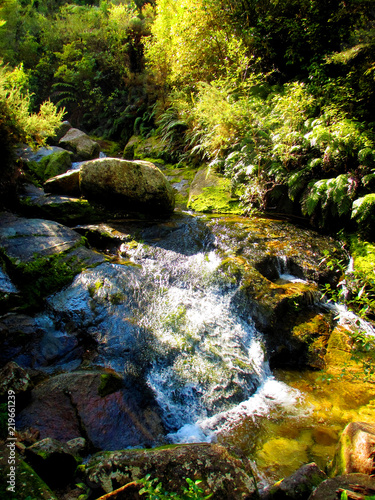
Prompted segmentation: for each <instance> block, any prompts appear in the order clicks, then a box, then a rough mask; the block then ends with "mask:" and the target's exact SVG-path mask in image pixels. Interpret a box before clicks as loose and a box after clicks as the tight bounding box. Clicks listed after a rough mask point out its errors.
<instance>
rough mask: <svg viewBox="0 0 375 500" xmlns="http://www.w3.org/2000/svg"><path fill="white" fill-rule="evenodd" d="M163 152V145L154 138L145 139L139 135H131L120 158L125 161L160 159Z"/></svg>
mask: <svg viewBox="0 0 375 500" xmlns="http://www.w3.org/2000/svg"><path fill="white" fill-rule="evenodd" d="M164 151H165V147H164V144H162V141H160V140H157V139H156V138H155V137H148V138H147V139H145V138H143V137H141V136H139V135H133V136H132V137H131V138H130V139H129V141H128V142H127V144H126V146H125V148H124V151H123V155H122V156H123V158H124V159H125V160H133V159H138V160H143V159H147V158H161V157H162V156H163V153H164Z"/></svg>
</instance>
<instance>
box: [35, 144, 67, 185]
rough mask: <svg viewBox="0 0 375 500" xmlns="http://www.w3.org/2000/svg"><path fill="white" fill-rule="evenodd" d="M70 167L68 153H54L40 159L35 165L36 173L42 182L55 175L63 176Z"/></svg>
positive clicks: (63, 151)
mask: <svg viewBox="0 0 375 500" xmlns="http://www.w3.org/2000/svg"><path fill="white" fill-rule="evenodd" d="M71 166H72V160H71V157H70V154H69V153H68V151H65V150H62V151H56V152H53V153H52V154H50V155H48V156H45V157H44V158H42V159H41V160H40V161H39V162H38V163H37V165H36V169H35V170H36V173H37V175H38V177H39V178H40V179H41V180H42V181H43V182H44V181H46V180H47V179H49V178H51V177H55V176H56V175H61V174H64V173H65V172H66V171H67V170H69V169H70V168H71Z"/></svg>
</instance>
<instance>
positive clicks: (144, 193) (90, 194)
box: [80, 158, 175, 215]
mask: <svg viewBox="0 0 375 500" xmlns="http://www.w3.org/2000/svg"><path fill="white" fill-rule="evenodd" d="M80 188H81V192H82V194H83V195H84V196H85V197H86V198H87V199H88V200H89V201H93V202H95V203H97V204H99V205H104V206H107V207H109V208H111V209H115V210H117V211H121V212H133V213H134V212H141V213H148V214H154V215H160V214H167V213H170V212H172V211H173V209H174V204H175V197H174V192H173V189H172V187H171V186H170V184H169V182H168V181H167V179H166V178H165V176H164V174H163V173H162V172H161V171H160V170H159V169H158V168H156V167H155V165H153V164H152V163H150V162H145V161H127V160H121V159H118V158H102V159H98V160H93V161H89V162H85V163H84V164H83V165H82V166H81V170H80Z"/></svg>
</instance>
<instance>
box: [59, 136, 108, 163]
mask: <svg viewBox="0 0 375 500" xmlns="http://www.w3.org/2000/svg"><path fill="white" fill-rule="evenodd" d="M59 144H60V146H61V147H63V148H65V149H68V150H69V151H72V152H73V153H74V159H75V160H76V161H85V160H91V159H93V158H98V157H99V153H100V148H99V144H98V143H97V142H95V141H93V140H92V139H90V137H89V136H88V135H87V134H85V133H84V132H82V131H81V130H78V129H76V128H71V129H69V130H68V132H67V133H66V134H65V135H64V136H63V137H62V138H61V139H60V141H59Z"/></svg>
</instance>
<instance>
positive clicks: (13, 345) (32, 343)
mask: <svg viewBox="0 0 375 500" xmlns="http://www.w3.org/2000/svg"><path fill="white" fill-rule="evenodd" d="M0 346H1V349H0V366H4V365H5V364H6V363H7V362H9V361H12V360H13V361H15V362H16V363H17V364H18V365H20V366H21V367H22V368H33V369H41V370H44V371H46V372H50V373H53V371H55V370H61V369H62V368H63V367H64V368H65V369H67V370H68V369H72V368H77V366H79V365H80V363H81V359H82V354H83V353H82V348H81V347H80V342H79V340H78V339H77V337H76V336H75V335H71V334H69V333H67V332H62V331H59V330H56V329H55V328H54V325H53V323H52V322H51V321H50V320H48V319H47V318H43V317H42V316H41V317H35V318H33V317H31V316H27V315H24V314H15V313H13V314H7V315H5V316H3V317H1V318H0Z"/></svg>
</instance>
